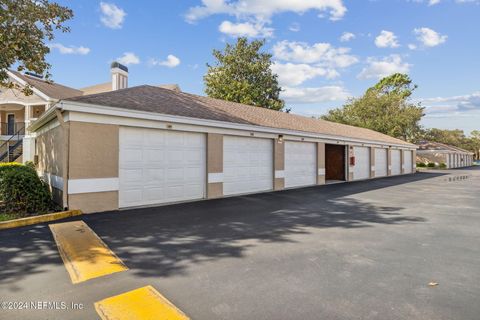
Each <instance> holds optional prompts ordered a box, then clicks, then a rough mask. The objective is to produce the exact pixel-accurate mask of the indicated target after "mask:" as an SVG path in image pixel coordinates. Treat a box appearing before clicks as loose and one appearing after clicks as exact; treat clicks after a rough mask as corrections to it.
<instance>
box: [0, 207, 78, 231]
mask: <svg viewBox="0 0 480 320" xmlns="http://www.w3.org/2000/svg"><path fill="white" fill-rule="evenodd" d="M81 214H82V211H80V210H70V211H63V212H55V213H48V214H43V215H39V216H34V217H26V218H20V219H15V220H10V221H1V222H0V230H1V229H11V228H18V227H24V226H29V225H32V224H36V223H42V222H49V221H55V220H60V219H65V218H68V217H74V216H78V215H81Z"/></svg>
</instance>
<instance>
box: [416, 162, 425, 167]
mask: <svg viewBox="0 0 480 320" xmlns="http://www.w3.org/2000/svg"><path fill="white" fill-rule="evenodd" d="M426 166H427V165H426V164H425V162H417V167H419V168H425V167H426Z"/></svg>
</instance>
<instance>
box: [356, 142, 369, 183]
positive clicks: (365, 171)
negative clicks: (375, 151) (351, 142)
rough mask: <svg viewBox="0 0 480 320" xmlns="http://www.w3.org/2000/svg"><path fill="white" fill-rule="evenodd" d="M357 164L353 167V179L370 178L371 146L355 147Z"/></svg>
mask: <svg viewBox="0 0 480 320" xmlns="http://www.w3.org/2000/svg"><path fill="white" fill-rule="evenodd" d="M353 152H354V155H355V166H354V167H353V168H354V169H353V180H362V179H368V178H370V148H367V147H354V148H353Z"/></svg>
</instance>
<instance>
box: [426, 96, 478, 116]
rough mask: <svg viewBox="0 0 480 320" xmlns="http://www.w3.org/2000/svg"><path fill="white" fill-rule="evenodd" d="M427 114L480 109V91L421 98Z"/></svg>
mask: <svg viewBox="0 0 480 320" xmlns="http://www.w3.org/2000/svg"><path fill="white" fill-rule="evenodd" d="M419 101H420V102H422V104H423V105H424V106H425V107H426V113H427V114H436V113H458V112H469V111H480V91H478V92H474V93H472V94H467V95H460V96H452V97H436V98H428V99H420V100H419Z"/></svg>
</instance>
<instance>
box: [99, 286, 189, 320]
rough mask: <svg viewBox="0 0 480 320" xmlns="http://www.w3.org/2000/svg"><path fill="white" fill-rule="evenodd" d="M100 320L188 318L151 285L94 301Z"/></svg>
mask: <svg viewBox="0 0 480 320" xmlns="http://www.w3.org/2000/svg"><path fill="white" fill-rule="evenodd" d="M95 310H97V313H98V315H99V316H100V318H101V319H102V320H189V319H190V318H189V317H187V316H186V315H185V314H184V313H183V312H182V311H181V310H179V309H178V308H177V307H175V306H174V305H173V304H172V303H171V302H170V301H168V300H167V298H165V297H164V296H162V295H161V294H160V293H159V292H158V291H157V290H155V288H153V287H152V286H146V287H142V288H139V289H135V290H132V291H129V292H125V293H122V294H119V295H117V296H113V297H110V298H106V299H104V300H102V301H98V302H95Z"/></svg>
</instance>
